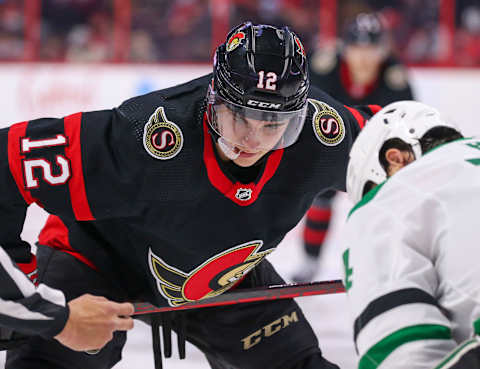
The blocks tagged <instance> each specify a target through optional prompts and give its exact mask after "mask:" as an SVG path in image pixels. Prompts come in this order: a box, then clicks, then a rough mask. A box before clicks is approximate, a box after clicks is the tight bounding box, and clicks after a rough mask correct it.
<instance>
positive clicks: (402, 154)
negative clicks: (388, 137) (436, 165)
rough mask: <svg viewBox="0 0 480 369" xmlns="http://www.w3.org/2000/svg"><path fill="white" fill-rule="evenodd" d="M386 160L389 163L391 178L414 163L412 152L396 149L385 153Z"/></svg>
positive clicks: (388, 173) (388, 172) (388, 171)
mask: <svg viewBox="0 0 480 369" xmlns="http://www.w3.org/2000/svg"><path fill="white" fill-rule="evenodd" d="M385 159H387V162H388V170H387V175H388V176H389V177H390V176H392V175H393V174H395V173H396V172H397V171H398V170H400V169H402V168H403V167H404V166H405V165H407V164H409V163H411V162H412V161H413V157H412V153H411V152H409V151H404V150H400V149H397V148H394V147H392V148H390V149H388V150H387V151H386V152H385Z"/></svg>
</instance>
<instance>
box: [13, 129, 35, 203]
mask: <svg viewBox="0 0 480 369" xmlns="http://www.w3.org/2000/svg"><path fill="white" fill-rule="evenodd" d="M27 125H28V122H22V123H17V124H14V125H12V126H11V127H10V129H9V130H8V166H9V167H10V173H12V176H13V179H14V180H15V183H16V184H17V187H18V190H19V191H20V194H21V195H22V197H23V199H24V200H25V202H26V203H27V204H28V205H30V204H31V203H33V202H35V199H34V198H33V197H32V194H31V193H30V191H28V190H27V189H26V188H25V185H24V178H23V165H22V159H23V155H20V152H21V150H20V140H21V138H22V137H25V134H26V131H27Z"/></svg>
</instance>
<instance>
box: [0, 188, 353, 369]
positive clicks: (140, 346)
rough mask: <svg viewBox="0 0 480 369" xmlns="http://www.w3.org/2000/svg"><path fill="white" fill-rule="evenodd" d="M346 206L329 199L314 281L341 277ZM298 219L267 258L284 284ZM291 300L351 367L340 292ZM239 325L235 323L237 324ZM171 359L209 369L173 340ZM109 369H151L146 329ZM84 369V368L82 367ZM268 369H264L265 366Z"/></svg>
mask: <svg viewBox="0 0 480 369" xmlns="http://www.w3.org/2000/svg"><path fill="white" fill-rule="evenodd" d="M349 208H350V204H349V201H348V200H347V198H346V195H345V194H343V193H339V194H337V197H336V198H335V201H334V213H333V219H332V225H331V228H330V232H329V235H328V236H327V240H326V243H325V244H324V245H323V250H322V257H321V260H320V264H319V267H318V273H317V275H316V276H315V280H332V279H339V278H341V275H342V262H341V250H342V246H341V245H342V232H341V230H342V225H343V223H344V222H345V219H346V215H347V213H348V210H349ZM44 219H45V215H44V214H43V212H42V211H41V210H39V209H38V208H34V207H31V208H30V209H29V213H28V216H27V221H26V223H25V227H24V232H23V233H22V236H23V237H24V239H26V240H28V241H30V242H32V241H33V242H32V243H34V241H35V238H36V234H37V233H38V231H39V227H40V226H41V225H42V224H43V222H44ZM302 229H303V221H302V222H301V223H300V224H299V225H298V226H297V227H296V228H295V229H293V230H292V231H291V232H290V233H289V234H288V235H287V236H286V237H285V239H284V240H283V241H282V243H281V244H280V245H279V247H278V248H277V250H276V251H275V252H273V253H272V254H271V255H270V256H269V257H268V258H269V260H270V261H271V262H272V263H273V264H274V265H275V267H276V269H277V271H278V272H279V273H280V274H281V275H282V277H283V278H285V279H286V280H287V281H289V277H290V275H291V274H292V272H293V271H294V269H295V267H297V266H298V265H299V263H300V262H301V260H302V252H301V232H302ZM297 302H298V303H299V305H300V306H301V308H302V309H303V311H304V313H305V315H306V316H307V317H308V319H309V321H310V323H311V325H312V326H313V329H314V331H315V333H316V334H317V337H318V340H319V342H320V348H321V349H322V351H323V353H324V356H325V357H327V358H328V359H329V360H331V361H333V362H335V363H337V364H338V365H340V367H341V368H342V369H353V368H354V355H355V352H354V348H353V344H352V339H351V337H352V333H351V331H350V326H349V324H348V323H347V321H348V319H347V310H346V296H345V294H335V295H322V296H311V297H302V298H298V299H297ZM240 324H241V323H240ZM172 342H173V357H172V358H170V359H164V363H163V364H164V368H165V369H208V368H210V367H209V365H208V364H207V361H206V360H205V358H204V356H203V354H202V353H201V352H200V351H199V350H198V349H196V348H195V347H194V346H192V345H187V358H186V359H185V360H179V359H178V353H177V351H176V350H177V348H176V345H175V342H176V339H175V338H173V340H172ZM0 367H2V368H3V367H4V354H3V353H0ZM114 368H115V369H153V368H154V364H153V353H152V338H151V331H150V327H149V326H147V325H146V324H144V323H142V322H139V321H136V322H135V328H134V329H133V331H131V332H129V334H128V340H127V344H126V346H125V349H124V350H123V359H122V361H120V362H119V363H118V364H117V365H116V366H115V367H114ZM85 369H88V368H85ZM265 369H268V368H265Z"/></svg>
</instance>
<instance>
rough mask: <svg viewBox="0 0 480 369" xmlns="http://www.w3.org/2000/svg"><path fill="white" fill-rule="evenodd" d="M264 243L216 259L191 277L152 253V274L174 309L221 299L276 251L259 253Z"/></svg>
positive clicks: (233, 249)
mask: <svg viewBox="0 0 480 369" xmlns="http://www.w3.org/2000/svg"><path fill="white" fill-rule="evenodd" d="M262 245H263V241H260V240H255V241H250V242H247V243H244V244H242V245H239V246H235V247H233V248H231V249H228V250H226V251H224V252H222V253H220V254H218V255H215V256H213V257H211V258H210V259H208V260H207V261H205V262H204V263H203V264H202V265H200V266H198V267H197V268H195V269H194V270H192V271H191V272H190V273H185V272H183V271H181V270H179V269H177V268H175V267H173V266H171V265H168V264H167V263H166V262H165V261H164V260H162V259H161V258H160V257H159V256H157V255H155V254H154V253H153V252H152V250H151V249H149V251H148V263H149V265H150V271H151V273H152V275H153V276H154V278H155V280H156V281H157V287H158V290H159V291H160V293H161V294H162V296H163V297H165V298H166V299H167V301H168V303H169V305H170V306H178V305H181V304H184V303H186V302H189V301H195V300H201V299H205V298H209V297H213V296H217V295H220V294H222V293H223V292H225V291H226V290H228V289H229V288H231V287H232V286H234V285H235V284H236V283H237V282H238V281H239V280H240V279H242V277H243V276H245V275H246V274H247V273H248V272H249V271H250V270H252V269H253V268H254V267H255V266H256V265H257V264H258V263H260V262H261V261H262V260H263V258H265V257H266V256H267V255H268V254H270V253H271V252H272V251H273V250H274V249H270V250H266V251H262V252H257V251H258V250H259V249H260V248H261V247H262Z"/></svg>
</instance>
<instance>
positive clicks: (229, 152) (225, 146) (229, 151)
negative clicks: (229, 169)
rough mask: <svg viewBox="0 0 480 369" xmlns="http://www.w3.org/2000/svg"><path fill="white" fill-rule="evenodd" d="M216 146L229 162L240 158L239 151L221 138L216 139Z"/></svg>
mask: <svg viewBox="0 0 480 369" xmlns="http://www.w3.org/2000/svg"><path fill="white" fill-rule="evenodd" d="M218 146H219V147H220V149H221V150H222V151H223V153H224V154H225V155H226V156H227V158H229V159H230V160H235V159H236V158H238V157H239V156H240V150H238V149H237V148H236V147H234V146H232V144H231V143H229V142H228V141H227V140H225V139H224V138H223V137H219V138H218Z"/></svg>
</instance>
